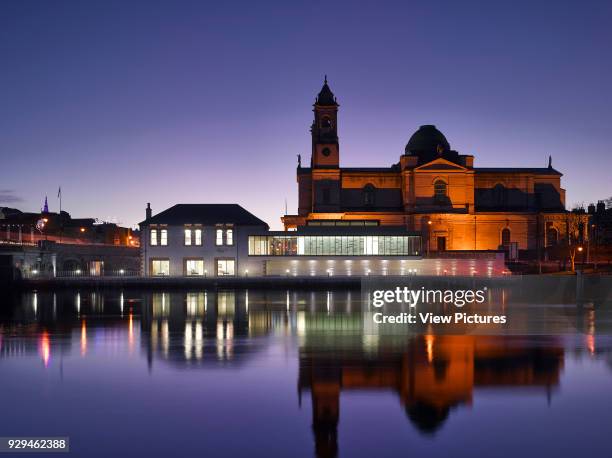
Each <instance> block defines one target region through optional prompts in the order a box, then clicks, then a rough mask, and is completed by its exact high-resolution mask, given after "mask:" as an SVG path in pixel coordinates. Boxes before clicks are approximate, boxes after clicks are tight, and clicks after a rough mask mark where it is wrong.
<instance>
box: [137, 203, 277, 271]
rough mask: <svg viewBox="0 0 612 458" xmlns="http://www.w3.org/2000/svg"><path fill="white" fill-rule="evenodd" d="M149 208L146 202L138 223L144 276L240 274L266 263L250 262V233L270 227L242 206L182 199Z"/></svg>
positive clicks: (262, 231) (265, 230)
mask: <svg viewBox="0 0 612 458" xmlns="http://www.w3.org/2000/svg"><path fill="white" fill-rule="evenodd" d="M151 213H152V212H151V206H150V204H148V205H147V219H146V220H144V221H143V222H141V223H140V228H141V234H142V235H141V237H142V239H141V241H140V252H141V257H142V263H141V264H142V267H141V269H142V274H143V275H145V276H200V277H205V276H214V277H220V276H238V275H240V276H242V275H248V274H249V270H250V269H251V270H250V271H251V272H252V274H253V275H262V274H263V272H261V268H262V263H260V262H256V263H253V265H252V266H251V265H249V263H248V236H249V234H259V233H266V232H267V231H268V229H269V228H268V225H267V224H266V223H265V222H263V221H262V220H260V219H259V218H257V217H256V216H254V215H253V214H251V213H249V212H248V211H246V210H245V209H244V208H242V207H241V206H240V205H237V204H178V205H175V206H173V207H170V208H169V209H167V210H164V211H163V212H161V213H158V214H157V215H155V216H152V214H151ZM257 267H259V269H257ZM258 270H259V271H258Z"/></svg>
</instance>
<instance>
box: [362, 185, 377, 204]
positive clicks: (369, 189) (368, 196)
mask: <svg viewBox="0 0 612 458" xmlns="http://www.w3.org/2000/svg"><path fill="white" fill-rule="evenodd" d="M375 189H376V188H374V186H373V185H371V184H366V185H365V186H364V187H363V205H374V192H375Z"/></svg>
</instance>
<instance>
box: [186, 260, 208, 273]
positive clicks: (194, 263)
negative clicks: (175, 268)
mask: <svg viewBox="0 0 612 458" xmlns="http://www.w3.org/2000/svg"><path fill="white" fill-rule="evenodd" d="M185 274H186V275H204V260H203V259H187V260H185Z"/></svg>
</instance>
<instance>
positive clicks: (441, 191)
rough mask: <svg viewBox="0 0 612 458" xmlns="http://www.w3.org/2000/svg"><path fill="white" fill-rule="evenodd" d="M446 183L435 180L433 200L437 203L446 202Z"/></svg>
mask: <svg viewBox="0 0 612 458" xmlns="http://www.w3.org/2000/svg"><path fill="white" fill-rule="evenodd" d="M446 188H447V186H446V183H445V182H444V181H442V180H436V182H435V183H434V200H435V201H436V203H438V204H444V203H446V198H447V197H446Z"/></svg>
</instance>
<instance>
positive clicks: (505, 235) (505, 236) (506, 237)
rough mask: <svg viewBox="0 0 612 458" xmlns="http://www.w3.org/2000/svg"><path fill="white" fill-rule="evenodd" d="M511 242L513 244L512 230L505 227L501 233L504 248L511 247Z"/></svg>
mask: <svg viewBox="0 0 612 458" xmlns="http://www.w3.org/2000/svg"><path fill="white" fill-rule="evenodd" d="M510 242H511V234H510V229H508V228H507V227H505V228H503V229H502V231H501V245H502V246H503V247H504V248H508V247H509V246H510Z"/></svg>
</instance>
